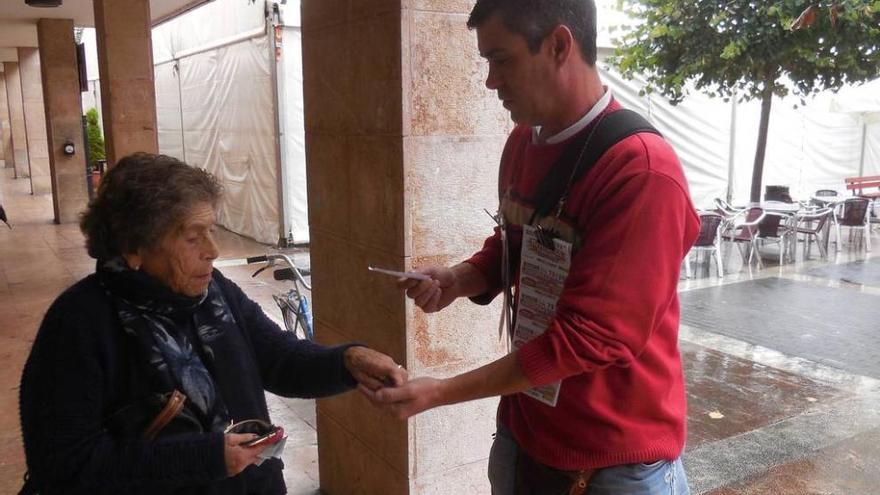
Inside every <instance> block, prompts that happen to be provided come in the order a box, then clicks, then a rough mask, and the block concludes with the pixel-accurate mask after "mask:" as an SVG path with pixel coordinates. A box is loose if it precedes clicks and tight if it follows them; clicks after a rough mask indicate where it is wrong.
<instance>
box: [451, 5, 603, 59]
mask: <svg viewBox="0 0 880 495" xmlns="http://www.w3.org/2000/svg"><path fill="white" fill-rule="evenodd" d="M496 13H497V14H498V15H500V16H501V22H503V23H504V27H506V28H507V29H508V30H510V31H511V32H514V33H517V34H519V35H522V36H523V37H525V39H526V42H527V43H528V45H529V50H531V52H532V53H537V52H538V50H539V49H540V48H541V42H542V41H544V38H546V37H547V35H548V34H550V32H551V31H553V29H555V28H556V26H559V25H560V24H562V25H565V26H567V27H568V29H570V30H571V33H572V35H573V36H574V39H575V41H576V42H577V44H578V45H579V46H580V48H581V53H583V57H584V60H585V61H586V62H587V63H588V64H590V65H596V3H595V2H594V1H593V0H477V4H476V5H474V9H473V10H472V11H471V16H470V18H469V19H468V22H467V25H468V27H469V28H471V29H476V28H478V27H480V26H481V25H482V24H483V23H484V22H486V21H487V20H488V19H489V18H490V17H492V15H494V14H496Z"/></svg>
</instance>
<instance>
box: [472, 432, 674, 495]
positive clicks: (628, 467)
mask: <svg viewBox="0 0 880 495" xmlns="http://www.w3.org/2000/svg"><path fill="white" fill-rule="evenodd" d="M518 455H519V446H518V445H517V444H516V441H515V440H514V439H513V438H512V437H511V436H510V434H509V433H508V432H506V431H504V430H502V429H499V431H498V433H497V434H496V435H495V442H494V443H493V444H492V450H491V452H490V454H489V482H490V483H491V484H492V495H515V494H516V462H517V456H518ZM557 491H558V490H557ZM541 495H568V491H567V490H565V491H563V492H560V493H556V492H555V491H548V492H546V493H542V494H541ZM586 495H690V490H689V489H688V486H687V476H685V473H684V466H682V464H681V459H676V460H674V461H665V460H664V461H657V462H654V463H652V464H622V465H620V466H611V467H607V468H602V469H599V470H597V471H596V472H595V473H594V474H593V477H592V478H591V479H590V484H589V486H588V489H587V492H586Z"/></svg>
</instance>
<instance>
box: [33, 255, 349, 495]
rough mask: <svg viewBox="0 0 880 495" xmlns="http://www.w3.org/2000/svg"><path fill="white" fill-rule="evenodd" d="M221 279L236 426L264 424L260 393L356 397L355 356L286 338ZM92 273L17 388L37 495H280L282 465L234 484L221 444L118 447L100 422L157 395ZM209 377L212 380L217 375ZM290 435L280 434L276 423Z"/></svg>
mask: <svg viewBox="0 0 880 495" xmlns="http://www.w3.org/2000/svg"><path fill="white" fill-rule="evenodd" d="M214 280H215V281H216V283H217V284H219V287H220V289H221V291H222V294H223V296H224V298H225V299H226V302H227V303H228V305H229V308H230V310H231V311H232V314H233V316H234V318H235V321H237V322H238V330H239V331H238V332H226V333H225V334H224V335H223V336H222V337H220V339H224V340H225V341H224V342H222V343H221V345H214V352H215V353H217V354H218V355H216V356H215V358H216V359H215V362H216V363H217V364H218V365H219V364H220V363H222V364H223V365H224V366H227V367H233V368H231V369H234V370H237V373H222V374H223V375H224V376H227V377H230V376H231V377H233V378H231V379H230V378H227V379H226V380H225V382H219V381H216V374H215V382H216V386H217V388H218V390H219V392H220V394H221V396H222V398H223V400H224V402H225V404H226V407H227V408H228V412H229V414H230V415H231V417H232V418H234V419H235V420H236V421H239V420H244V419H253V418H261V419H265V420H269V419H270V418H269V412H268V410H267V407H266V398H265V394H264V393H263V390H268V391H270V392H272V393H274V394H277V395H281V396H285V397H324V396H328V395H333V394H337V393H340V392H344V391H346V390H349V389H351V388H352V387H353V386H354V385H355V381H354V380H353V378H352V377H351V374H350V373H348V371H347V370H346V368H345V365H344V362H343V353H344V351H345V349H346V348H348V347H349V346H341V347H333V348H328V347H323V346H320V345H317V344H314V343H312V342H309V341H307V340H297V339H296V338H295V337H294V335H293V334H292V333H290V332H285V331H283V330H281V329H280V328H279V327H278V325H276V324H275V323H274V322H273V321H271V320H270V319H269V318H268V317H267V316H266V315H265V314H264V313H263V311H262V310H261V309H260V307H259V306H258V305H257V304H256V303H255V302H254V301H252V300H250V299H249V298H248V297H247V296H246V295H245V294H244V292H242V290H241V289H240V288H239V287H238V286H237V285H235V284H234V283H233V282H231V281H230V280H228V279H226V278H225V277H224V276H223V275H222V274H220V272H219V271H217V270H214ZM136 362H137V360H136V359H134V357H133V350H132V346H131V342H130V337H129V336H127V335H126V334H125V332H123V330H122V327H121V324H120V322H119V319H118V316H117V312H116V310H115V309H114V307H113V304H112V301H111V299H110V297H109V296H108V295H107V294H106V292H105V290H104V288H103V287H102V286H101V284H100V282H99V280H98V276H97V275H94V274H93V275H90V276H88V277H86V278H85V279H83V280H81V281H80V282H78V283H77V284H76V285H74V286H73V287H71V288H70V289H68V290H67V291H65V292H64V293H63V294H62V295H61V296H59V297H58V299H57V300H55V302H54V303H53V304H52V306H51V307H50V308H49V311H48V312H47V314H46V317H45V319H44V320H43V323H42V325H41V326H40V329H39V332H38V333H37V336H36V339H35V341H34V345H33V348H32V350H31V354H30V356H29V358H28V360H27V363H26V365H25V368H24V374H23V376H22V380H21V397H20V401H21V422H22V435H23V437H24V444H25V454H26V457H27V465H28V471H29V476H30V477H31V478H32V480H33V481H34V482H35V483H34V485H37V486H36V488H37V490H38V492H39V493H43V494H50V495H51V494H55V493H75V494H86V493H88V494H98V493H114V494H118V493H126V494H132V493H144V494H146V493H149V494H161V493H173V494H200V495H201V494H211V495H213V494H217V495H221V494H223V495H225V494H230V495H232V494H236V495H237V494H242V495H243V494H261V495H262V494H265V495H274V494H282V493H285V492H286V490H285V487H284V481H283V478H282V476H281V469H282V467H283V465H282V463H281V461H280V460H278V459H270V460H267V461H266V462H264V463H263V464H262V465H260V466H258V467H257V466H250V467H248V468H247V469H246V470H245V471H244V472H243V473H242V474H240V475H238V476H235V477H233V478H227V476H226V465H225V460H224V455H223V454H224V440H223V434H222V433H219V432H212V433H195V434H182V435H169V436H164V437H163V436H160V437H159V438H157V439H156V440H154V441H152V442H147V441H143V440H140V439H130V438H129V439H122V438H114V437H112V436H111V435H110V434H109V433H108V432H107V431H106V429H105V423H106V422H105V419H106V418H107V417H109V416H110V415H111V414H113V413H114V412H115V411H119V410H120V409H122V408H124V407H126V406H129V405H131V404H133V403H137V402H138V401H139V400H142V399H143V398H144V397H146V396H148V395H150V394H151V393H154V392H156V391H154V390H150V384H149V381H148V378H147V376H146V370H143V369H141V367H138V366H136V365H135V363H136ZM212 374H213V373H212ZM281 426H283V425H281Z"/></svg>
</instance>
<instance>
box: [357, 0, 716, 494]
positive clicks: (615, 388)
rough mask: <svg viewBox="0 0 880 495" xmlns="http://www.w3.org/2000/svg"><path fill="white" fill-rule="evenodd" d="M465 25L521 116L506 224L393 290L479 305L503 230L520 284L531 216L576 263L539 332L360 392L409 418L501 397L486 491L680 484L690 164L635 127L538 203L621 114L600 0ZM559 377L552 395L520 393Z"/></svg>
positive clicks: (623, 490) (498, 276) (497, 260)
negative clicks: (464, 364)
mask: <svg viewBox="0 0 880 495" xmlns="http://www.w3.org/2000/svg"><path fill="white" fill-rule="evenodd" d="M468 26H469V27H471V28H475V29H476V31H477V39H478V44H479V50H480V54H481V55H482V56H483V57H485V58H486V59H487V60H488V61H489V75H488V78H487V80H486V86H487V87H488V88H489V89H493V90H495V91H497V92H498V97H499V98H500V99H501V100H502V101H503V105H504V108H506V109H507V110H509V111H510V113H511V117H512V119H513V120H514V122H515V123H516V124H517V126H516V128H515V129H514V130H513V132H512V133H511V135H510V137H509V139H508V142H507V145H506V147H505V149H504V152H503V155H502V157H501V174H500V179H499V181H500V183H499V190H500V191H501V193H502V199H501V205H500V209H499V216H500V217H503V219H504V224H505V227H504V229H505V233H504V236H503V237H502V234H501V232H500V230H501V228H499V229H496V232H495V234H494V235H493V236H491V237H489V238H488V239H487V240H486V241H485V244H484V246H483V249H482V250H480V251H479V252H477V253H476V254H474V255H473V257H471V258H470V259H469V260H467V261H465V262H463V263H461V264H459V265H455V266H452V267H430V268H423V269H421V270H419V271H421V272H422V273H425V274H428V275H430V276H431V279H432V280H430V281H416V280H401V281H400V282H399V283H400V286H401V288H403V289H406V292H407V295H408V296H409V297H411V298H413V299H414V300H415V304H416V305H418V306H419V307H420V308H422V310H423V311H425V312H428V313H431V312H436V311H440V310H442V309H443V308H445V307H447V306H448V305H449V304H450V303H451V302H452V301H454V300H455V299H457V298H459V297H470V298H472V299H473V300H474V301H475V302H478V303H482V304H486V303H488V302H489V301H491V300H492V299H493V298H494V297H495V296H497V295H498V294H499V293H501V292H503V291H504V290H505V287H504V285H505V280H504V278H505V277H503V276H502V274H503V271H504V270H503V269H502V260H503V259H504V258H505V256H504V254H503V251H504V242H506V243H507V246H508V250H509V254H508V255H507V256H506V258H507V261H508V266H507V269H509V270H510V273H512V274H513V277H512V280H511V284H512V285H513V288H514V289H515V290H516V292H517V293H518V294H520V295H521V292H522V285H521V280H520V276H519V275H520V274H519V268H520V266H521V261H520V254H521V253H522V249H525V247H523V246H524V244H523V236H524V234H523V232H524V229H523V226H524V225H533V226H544V227H547V228H546V232H548V233H549V235H550V236H551V237H553V238H556V239H559V240H561V241H564V242H567V243H570V245H571V256H570V260H569V261H570V267H569V268H568V273H567V276H566V277H564V285H563V287H562V288H561V293H560V295H559V298H558V300H557V302H556V305H555V310H554V311H553V313H552V317H550V318H549V325H547V328H546V330H544V331H543V333H541V334H540V335H537V336H535V337H534V338H532V339H531V340H528V341H527V342H525V343H523V344H522V345H520V346H518V348H517V349H516V350H515V351H514V352H512V353H510V354H508V355H507V356H505V357H503V358H501V359H499V360H497V361H494V362H492V363H490V364H488V365H486V366H483V367H481V368H478V369H476V370H473V371H470V372H468V373H464V374H462V375H459V376H455V377H453V378H449V379H445V380H436V379H432V378H420V379H416V380H412V381H410V382H409V383H407V384H406V385H404V386H402V387H399V388H386V389H382V390H380V391H378V392H377V393H372V392H369V391H365V393H366V394H367V395H369V396H370V397H371V398H372V400H373V401H374V402H377V403H380V404H383V405H385V407H387V408H389V409H390V410H392V411H393V412H394V413H395V414H396V415H397V416H399V417H401V418H407V417H409V416H412V415H414V414H417V413H419V412H421V411H424V410H426V409H430V408H433V407H437V406H441V405H448V404H454V403H458V402H464V401H469V400H474V399H479V398H484V397H491V396H498V395H500V396H502V399H501V402H500V405H499V411H498V421H499V429H498V434H497V435H496V440H495V444H494V445H493V447H492V452H491V454H490V461H489V464H490V467H489V475H490V481H491V482H492V493H493V494H505V495H506V494H513V493H517V494H520V493H540V494H543V493H589V494H591V495H597V494H614V495H621V494H649V493H650V494H654V493H664V494H665V493H668V494H686V493H688V488H687V482H686V479H685V475H684V470H683V468H682V466H681V461H680V459H679V457H680V455H681V452H682V449H683V447H684V443H685V437H686V426H685V421H686V403H685V390H684V378H683V374H682V367H681V358H680V355H679V350H678V325H679V303H678V296H677V292H676V288H677V283H678V278H679V273H680V267H681V262H682V259H683V258H684V256H685V254H686V253H687V251H688V249H689V248H690V247H691V244H692V243H693V242H694V240H695V239H696V236H697V234H698V231H699V218H698V216H697V214H696V212H695V211H694V208H693V205H692V203H691V200H690V195H689V192H688V186H687V181H686V180H685V177H684V172H683V170H682V167H681V164H680V163H679V161H678V159H677V157H676V155H675V153H674V152H673V150H672V149H671V147H670V146H669V145H668V144H667V143H666V141H664V140H663V138H662V137H660V136H659V135H657V134H654V133H648V132H638V133H635V134H632V135H630V136H628V137H625V138H623V139H622V140H620V141H619V142H617V144H615V145H613V146H611V147H610V149H608V151H607V152H605V153H604V154H602V155H601V157H599V158H598V160H596V161H595V164H594V165H593V166H592V167H591V168H589V170H588V172H586V173H585V174H584V175H583V176H581V177H578V178H577V180H572V181H570V182H571V183H570V184H569V185H568V187H567V188H566V189H565V191H566V192H565V194H564V197H563V198H561V201H559V203H558V206H557V207H554V208H553V209H552V211H551V212H550V213H549V214H547V213H546V212H541V211H539V212H538V214H536V208H537V205H538V204H539V203H540V202H541V201H542V199H546V198H541V197H540V196H541V194H542V192H540V191H539V189H540V190H541V191H543V189H541V184H542V181H544V180H545V177H546V176H547V175H548V174H549V173H550V172H551V170H553V169H554V167H558V166H559V163H560V161H562V160H564V159H563V158H562V157H563V156H565V152H566V149H567V148H571V147H574V148H575V151H577V150H579V149H580V151H581V152H580V155H578V154H577V153H575V155H574V156H578V157H579V158H578V160H580V156H582V155H583V154H584V151H586V150H589V144H590V143H591V141H590V140H591V138H592V134H593V133H594V132H595V130H596V128H597V126H598V124H599V123H600V122H602V120H603V119H605V118H606V117H607V116H609V115H611V114H613V113H614V112H617V111H620V110H621V107H620V105H619V104H618V103H617V101H616V100H614V98H613V97H612V95H611V93H610V90H608V89H607V88H606V87H604V86H603V85H602V82H601V80H600V78H599V73H598V71H597V69H596V66H595V64H596V7H595V4H594V2H593V0H477V2H476V5H475V7H474V9H473V11H472V13H471V16H470V19H469V20H468ZM553 201H555V199H553ZM554 204H555V203H554ZM527 244H528V243H527ZM513 300H516V298H513ZM519 302H520V304H522V301H521V300H520V301H519ZM557 382H561V385H560V388H559V392H558V398H557V399H556V400H555V405H550V404H548V403H546V402H542V401H539V400H536V399H535V398H533V397H532V396H530V395H526V394H525V393H523V392H525V391H527V390H529V389H532V388H534V387H539V386H544V385H548V384H554V383H557ZM587 485H589V487H588V488H587Z"/></svg>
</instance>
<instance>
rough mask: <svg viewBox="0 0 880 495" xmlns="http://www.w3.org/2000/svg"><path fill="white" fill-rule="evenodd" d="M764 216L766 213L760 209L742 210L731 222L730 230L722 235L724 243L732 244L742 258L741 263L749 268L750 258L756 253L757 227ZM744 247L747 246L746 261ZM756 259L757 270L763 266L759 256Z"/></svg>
mask: <svg viewBox="0 0 880 495" xmlns="http://www.w3.org/2000/svg"><path fill="white" fill-rule="evenodd" d="M765 216H766V213H764V210H763V209H762V208H758V207H753V208H749V209H747V210H743V211H742V212H740V213H739V214H737V216H736V217H735V218H734V219H733V220H732V221H731V223H732V227H731V228H730V230H728V231H726V232H725V233H724V234H723V236H724V240H725V241H729V242H732V243H734V244H736V245H737V246H738V247H739V254H740V256H742V259H743V261H744V262H747V263H748V264H749V266H751V264H752V258H753V257H755V253H757V251H758V243H757V238H758V225H760V223H761V221H762V220H764V217H765ZM744 245H748V250H749V257H748V260H746V255H745V251H744V249H745V248H744V247H743V246H744ZM757 258H758V269H760V268H762V267H763V265H764V264H763V262H762V261H761V257H760V256H757Z"/></svg>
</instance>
